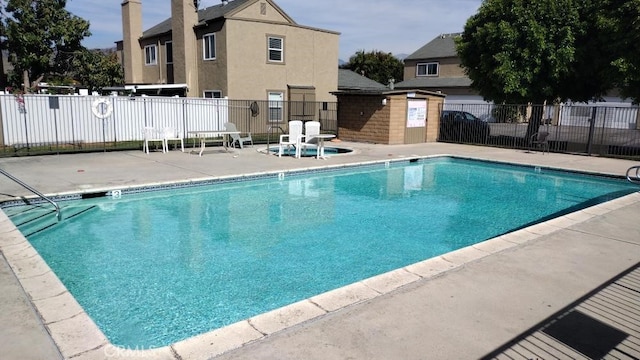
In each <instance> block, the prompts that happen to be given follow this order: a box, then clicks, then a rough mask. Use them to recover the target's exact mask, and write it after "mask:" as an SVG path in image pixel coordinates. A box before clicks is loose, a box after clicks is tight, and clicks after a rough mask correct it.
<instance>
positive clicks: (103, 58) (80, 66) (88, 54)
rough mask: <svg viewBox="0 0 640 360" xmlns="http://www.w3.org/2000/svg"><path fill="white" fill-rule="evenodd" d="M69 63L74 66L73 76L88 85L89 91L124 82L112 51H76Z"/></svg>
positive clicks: (118, 63) (122, 73)
mask: <svg viewBox="0 0 640 360" xmlns="http://www.w3.org/2000/svg"><path fill="white" fill-rule="evenodd" d="M71 65H72V66H73V68H74V71H73V72H72V74H73V78H74V79H75V80H77V81H80V83H81V84H82V85H84V86H86V87H88V88H89V91H94V90H99V89H101V88H103V87H105V86H111V85H117V84H122V83H123V82H124V72H123V70H122V66H121V65H120V62H118V58H117V55H116V53H115V52H114V51H111V52H108V53H105V52H104V51H102V50H82V51H78V52H76V54H75V56H74V57H73V59H72V60H71Z"/></svg>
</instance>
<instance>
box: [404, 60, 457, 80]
mask: <svg viewBox="0 0 640 360" xmlns="http://www.w3.org/2000/svg"><path fill="white" fill-rule="evenodd" d="M431 62H437V63H438V64H439V66H438V76H437V77H441V78H449V77H461V76H464V70H463V69H462V68H461V67H460V60H459V59H458V58H457V57H449V58H439V59H427V60H405V63H404V80H409V79H414V78H415V77H416V66H417V65H418V64H423V63H431Z"/></svg>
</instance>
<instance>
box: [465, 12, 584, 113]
mask: <svg viewBox="0 0 640 360" xmlns="http://www.w3.org/2000/svg"><path fill="white" fill-rule="evenodd" d="M579 20H580V17H579V12H578V9H577V8H576V6H575V5H574V1H573V0H531V1H523V0H487V1H485V2H483V3H482V5H481V6H480V9H479V10H478V13H477V14H475V15H473V16H472V17H471V18H469V20H467V23H466V25H465V28H464V32H463V34H462V36H461V37H459V38H458V40H457V50H458V55H459V56H460V60H461V63H462V65H463V67H464V68H465V71H466V73H467V75H468V76H469V78H470V79H471V80H472V85H471V86H472V87H473V88H475V89H477V90H478V91H479V92H480V94H481V95H482V96H483V97H485V98H486V99H488V100H492V101H494V102H496V103H503V102H506V103H519V104H522V103H535V104H542V103H543V102H545V101H549V102H553V101H555V100H556V99H558V98H560V99H562V98H566V96H567V94H563V93H560V91H559V89H561V88H562V87H561V86H560V84H562V82H563V81H564V80H565V79H566V78H567V76H568V75H569V74H570V73H571V66H572V64H573V62H574V59H575V53H576V49H575V39H576V36H577V34H576V32H577V31H579V30H580V26H579V25H580V24H579Z"/></svg>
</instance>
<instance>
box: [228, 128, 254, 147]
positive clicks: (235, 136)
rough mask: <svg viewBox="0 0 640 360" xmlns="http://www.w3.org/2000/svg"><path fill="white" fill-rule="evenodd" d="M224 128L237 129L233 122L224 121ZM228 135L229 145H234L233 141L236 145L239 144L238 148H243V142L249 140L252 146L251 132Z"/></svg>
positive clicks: (230, 130)
mask: <svg viewBox="0 0 640 360" xmlns="http://www.w3.org/2000/svg"><path fill="white" fill-rule="evenodd" d="M224 128H225V129H226V130H227V131H229V132H232V131H238V128H236V124H234V123H230V122H228V123H224ZM229 136H231V144H230V146H231V147H234V144H235V143H238V145H240V149H244V146H243V143H246V142H250V143H251V146H252V147H253V139H251V133H247V136H244V137H242V136H240V134H229Z"/></svg>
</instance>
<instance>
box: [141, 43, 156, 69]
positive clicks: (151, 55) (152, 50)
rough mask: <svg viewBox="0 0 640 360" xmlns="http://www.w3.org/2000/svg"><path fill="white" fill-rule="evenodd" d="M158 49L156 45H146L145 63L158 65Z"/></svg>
mask: <svg viewBox="0 0 640 360" xmlns="http://www.w3.org/2000/svg"><path fill="white" fill-rule="evenodd" d="M157 55H158V49H157V48H156V46H155V45H149V46H145V47H144V64H145V65H156V64H157V63H158V56H157Z"/></svg>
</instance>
